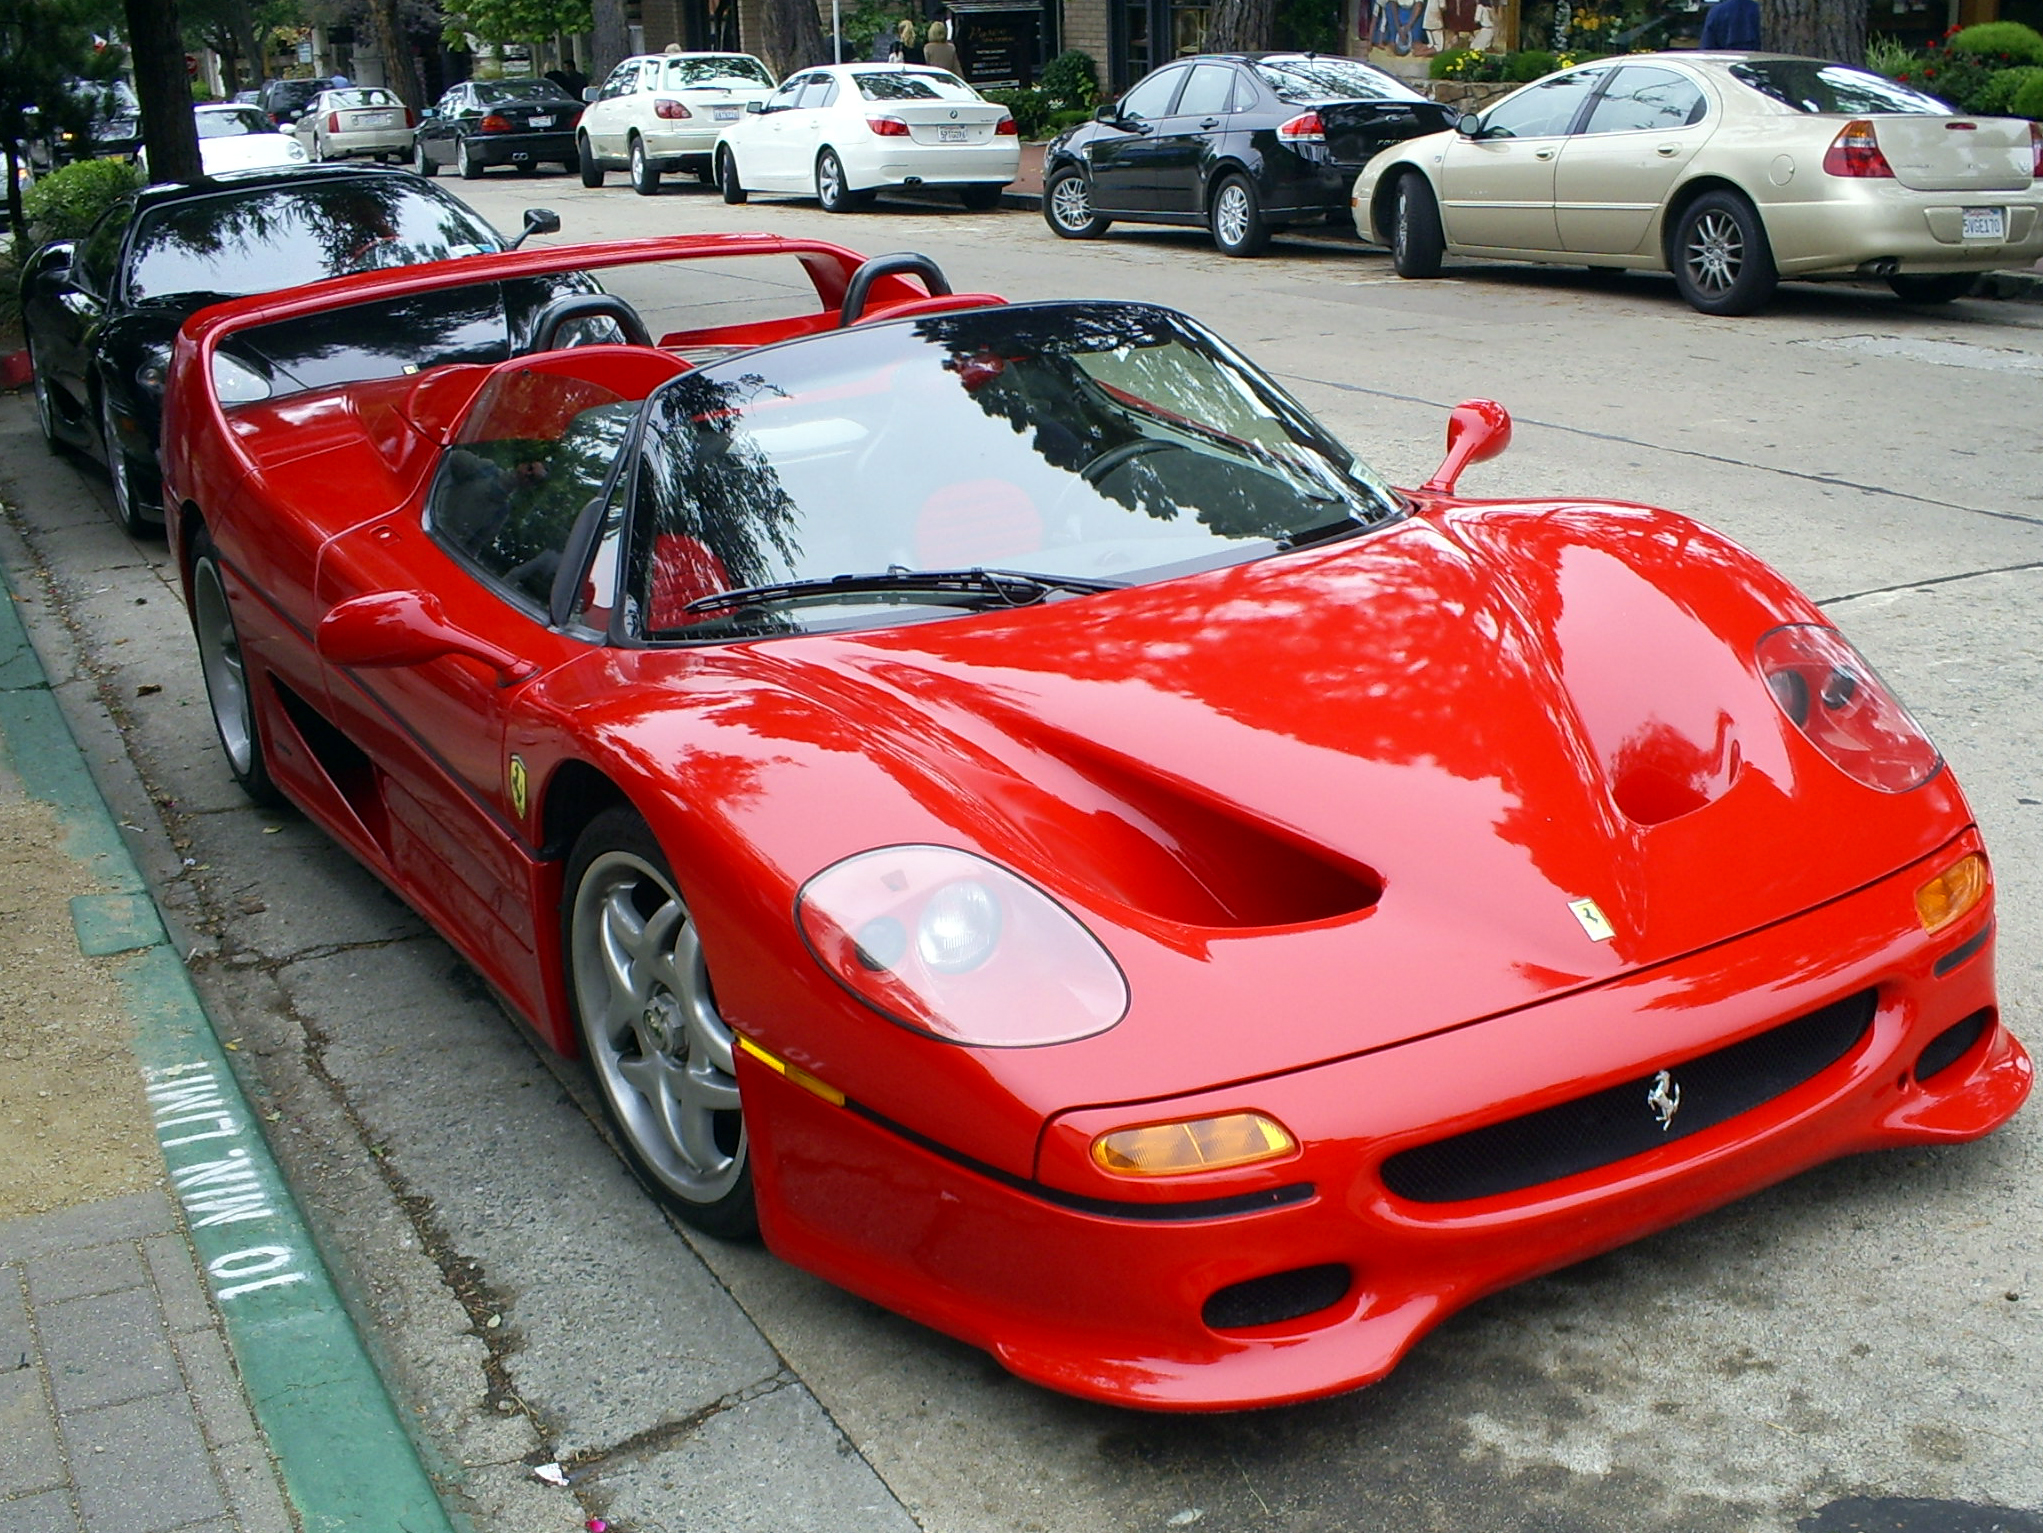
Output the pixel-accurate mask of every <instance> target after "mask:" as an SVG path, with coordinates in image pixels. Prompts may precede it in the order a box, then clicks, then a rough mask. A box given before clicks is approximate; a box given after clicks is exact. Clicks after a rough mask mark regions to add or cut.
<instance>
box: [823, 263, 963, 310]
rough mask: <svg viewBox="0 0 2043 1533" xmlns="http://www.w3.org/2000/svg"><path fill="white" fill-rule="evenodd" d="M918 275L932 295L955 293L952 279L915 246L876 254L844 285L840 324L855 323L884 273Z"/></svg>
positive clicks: (933, 296)
mask: <svg viewBox="0 0 2043 1533" xmlns="http://www.w3.org/2000/svg"><path fill="white" fill-rule="evenodd" d="M898 276H915V277H920V278H921V279H922V285H923V286H924V287H926V288H928V289H929V296H930V297H932V298H948V297H949V296H950V293H951V279H950V278H948V277H946V276H945V275H944V274H943V268H942V267H940V266H938V265H937V264H936V262H934V261H932V260H931V259H930V258H929V257H928V256H926V255H918V254H916V253H915V252H914V251H912V250H899V251H896V252H895V253H894V254H892V255H882V256H874V257H873V258H872V259H871V260H870V261H867V262H865V263H864V264H863V265H862V266H860V267H859V268H858V270H857V271H855V272H853V273H852V274H851V280H850V281H849V282H847V283H846V284H845V285H844V302H843V303H842V304H841V305H839V306H838V310H837V327H838V328H839V329H840V330H841V329H843V328H844V327H845V326H847V325H855V324H857V323H858V321H859V317H860V316H861V315H863V314H864V313H865V300H866V296H867V295H868V294H869V293H871V292H872V286H873V284H874V283H875V282H877V281H879V279H880V278H882V277H898Z"/></svg>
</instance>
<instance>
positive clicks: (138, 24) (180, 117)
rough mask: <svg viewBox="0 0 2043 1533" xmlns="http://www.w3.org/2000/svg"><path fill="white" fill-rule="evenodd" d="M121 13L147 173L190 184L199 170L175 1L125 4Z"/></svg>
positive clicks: (133, 0)
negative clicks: (139, 107) (138, 103)
mask: <svg viewBox="0 0 2043 1533" xmlns="http://www.w3.org/2000/svg"><path fill="white" fill-rule="evenodd" d="M126 9H127V18H128V53H129V61H130V62H131V63H132V64H133V65H134V69H135V95H136V96H137V97H138V98H140V100H141V103H142V143H143V145H144V147H146V148H147V149H148V151H149V175H150V177H151V179H153V180H157V181H196V180H198V179H199V177H200V176H202V175H203V174H205V171H204V169H203V167H201V165H200V164H199V130H198V125H197V124H196V123H194V122H193V121H192V88H191V82H190V81H189V80H187V79H186V78H185V72H184V34H183V32H182V31H181V30H180V29H179V27H178V23H177V0H127V5H126Z"/></svg>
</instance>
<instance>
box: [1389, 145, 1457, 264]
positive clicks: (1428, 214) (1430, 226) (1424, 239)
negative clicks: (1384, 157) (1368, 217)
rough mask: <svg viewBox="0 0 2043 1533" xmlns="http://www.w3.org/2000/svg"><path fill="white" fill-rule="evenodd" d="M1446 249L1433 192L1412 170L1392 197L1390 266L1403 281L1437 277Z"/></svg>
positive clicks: (1406, 173)
mask: <svg viewBox="0 0 2043 1533" xmlns="http://www.w3.org/2000/svg"><path fill="white" fill-rule="evenodd" d="M1446 249H1447V241H1446V238H1445V237H1444V236H1443V235H1442V233H1441V231H1440V204H1439V203H1438V202H1437V201H1436V200H1435V199H1434V197H1433V188H1432V187H1430V186H1428V185H1427V184H1426V178H1425V177H1424V176H1422V175H1420V174H1419V173H1418V172H1417V171H1416V170H1408V171H1406V172H1405V173H1404V174H1403V175H1401V176H1399V177H1398V182H1397V189H1396V190H1395V191H1394V192H1392V193H1391V202H1390V264H1391V266H1392V268H1393V269H1394V270H1395V271H1396V272H1397V274H1398V275H1399V276H1400V277H1411V278H1414V279H1417V278H1424V277H1437V276H1439V275H1440V258H1441V256H1442V255H1444V254H1445V253H1446Z"/></svg>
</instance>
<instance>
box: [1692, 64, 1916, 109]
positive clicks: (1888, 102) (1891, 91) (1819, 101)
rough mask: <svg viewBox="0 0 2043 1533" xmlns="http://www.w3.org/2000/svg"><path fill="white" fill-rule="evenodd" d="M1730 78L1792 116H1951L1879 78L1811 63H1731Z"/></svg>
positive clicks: (1839, 66)
mask: <svg viewBox="0 0 2043 1533" xmlns="http://www.w3.org/2000/svg"><path fill="white" fill-rule="evenodd" d="M1731 78H1732V79H1734V80H1738V81H1740V82H1741V83H1743V84H1745V85H1749V86H1751V87H1752V89H1754V90H1756V91H1758V92H1759V93H1760V95H1762V96H1771V97H1772V98H1773V99H1774V100H1776V101H1778V102H1780V103H1781V104H1782V105H1784V106H1791V107H1793V108H1794V109H1795V110H1796V111H1798V112H1809V113H1812V114H1827V113H1833V112H1835V113H1839V114H1841V115H1845V116H1851V117H1856V116H1858V115H1860V114H1861V113H1870V112H1908V113H1912V114H1915V115H1917V116H1936V117H1949V116H1950V115H1951V109H1950V108H1949V107H1948V106H1946V105H1945V104H1944V103H1943V102H1941V101H1939V100H1937V99H1936V98H1935V97H1934V96H1925V95H1923V94H1922V92H1920V91H1913V90H1910V89H1909V88H1908V87H1907V86H1905V85H1899V84H1896V83H1895V82H1894V81H1892V80H1889V79H1887V78H1886V77H1885V76H1883V75H1876V74H1869V73H1868V72H1867V71H1865V70H1863V69H1850V68H1847V67H1846V66H1845V65H1843V64H1823V63H1819V62H1817V61H1816V60H1815V59H1752V60H1749V61H1747V62H1745V63H1739V64H1733V65H1732V66H1731Z"/></svg>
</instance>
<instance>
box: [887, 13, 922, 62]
mask: <svg viewBox="0 0 2043 1533" xmlns="http://www.w3.org/2000/svg"><path fill="white" fill-rule="evenodd" d="M894 35H895V37H896V38H898V39H899V41H898V42H897V43H896V44H895V46H894V48H893V50H892V51H891V52H889V53H888V55H887V57H888V58H890V59H892V60H894V62H895V63H897V64H920V63H921V62H922V45H921V44H920V43H918V42H917V41H916V40H915V23H914V22H912V21H910V20H909V19H908V18H907V17H905V16H903V17H902V18H901V24H900V25H899V26H898V27H896V28H894Z"/></svg>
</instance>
